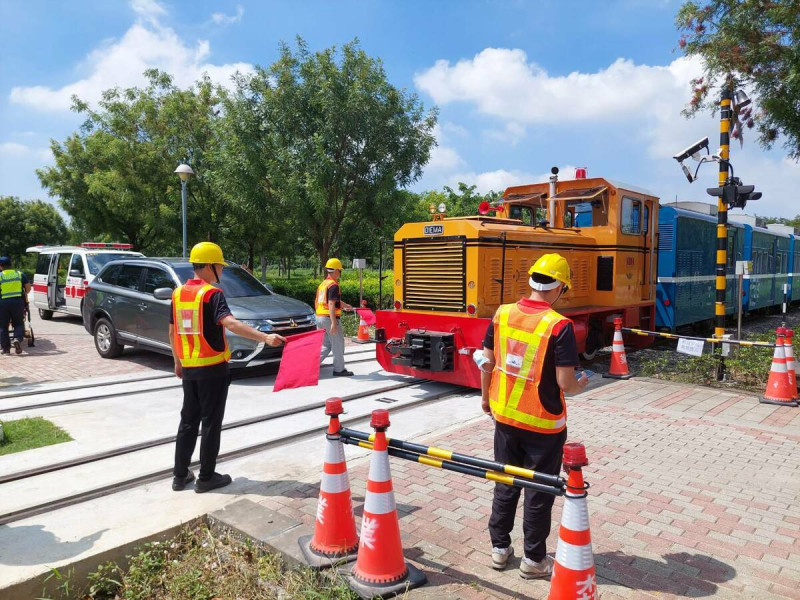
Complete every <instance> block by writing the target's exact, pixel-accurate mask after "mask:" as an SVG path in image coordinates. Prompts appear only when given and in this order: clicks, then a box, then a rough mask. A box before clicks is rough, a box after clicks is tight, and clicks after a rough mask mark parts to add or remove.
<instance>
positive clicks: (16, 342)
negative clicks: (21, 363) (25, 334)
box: [14, 340, 22, 354]
mask: <svg viewBox="0 0 800 600" xmlns="http://www.w3.org/2000/svg"><path fill="white" fill-rule="evenodd" d="M14 352H16V353H17V354H22V344H20V343H19V340H14Z"/></svg>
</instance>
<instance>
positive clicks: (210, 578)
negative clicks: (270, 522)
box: [42, 525, 357, 600]
mask: <svg viewBox="0 0 800 600" xmlns="http://www.w3.org/2000/svg"><path fill="white" fill-rule="evenodd" d="M127 563H128V565H129V566H128V568H127V569H124V568H122V567H120V566H119V565H117V564H115V563H112V562H108V563H104V564H102V565H100V566H99V568H98V569H97V570H96V571H95V572H93V573H91V574H90V575H89V576H88V581H87V584H86V586H85V589H83V590H76V589H74V588H70V586H66V589H67V591H66V593H65V590H64V588H65V586H64V585H63V582H62V585H61V586H60V587H59V589H57V590H56V592H55V593H54V594H52V595H50V596H46V595H44V594H43V595H42V596H43V598H46V599H47V600H67V599H70V600H73V599H74V600H112V599H113V600H116V599H119V600H177V599H180V600H212V599H215V600H217V599H218V600H229V599H230V600H238V599H245V598H246V599H247V600H262V599H263V600H266V599H267V598H269V599H276V598H280V599H282V600H290V599H291V600H295V599H296V600H301V599H302V600H311V599H323V598H324V599H330V600H355V599H356V598H357V596H356V595H355V594H354V593H353V592H352V591H350V589H349V588H348V587H347V584H346V583H345V582H344V580H343V579H341V577H340V576H338V575H337V574H336V573H335V572H331V571H327V572H325V571H323V572H316V571H312V570H311V569H296V570H289V569H287V568H286V567H285V565H284V564H283V562H282V560H281V557H280V556H277V555H274V554H263V553H261V552H260V551H259V550H258V549H257V548H255V547H254V546H253V545H252V544H250V543H248V542H246V541H242V540H240V539H238V538H236V537H234V536H230V535H227V534H219V535H216V534H212V533H211V531H210V530H209V529H208V528H207V527H206V525H196V526H194V527H186V528H184V529H183V530H182V531H181V533H180V534H178V536H176V537H175V538H173V539H172V540H169V541H166V542H160V543H158V542H153V543H149V544H145V545H144V546H142V547H141V548H140V549H138V550H137V554H135V555H133V556H128V557H127Z"/></svg>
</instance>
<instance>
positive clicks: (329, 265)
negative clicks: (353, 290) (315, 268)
mask: <svg viewBox="0 0 800 600" xmlns="http://www.w3.org/2000/svg"><path fill="white" fill-rule="evenodd" d="M325 268H326V269H339V270H340V271H341V270H342V269H344V267H343V266H342V261H340V260H339V259H338V258H329V259H328V262H326V263H325Z"/></svg>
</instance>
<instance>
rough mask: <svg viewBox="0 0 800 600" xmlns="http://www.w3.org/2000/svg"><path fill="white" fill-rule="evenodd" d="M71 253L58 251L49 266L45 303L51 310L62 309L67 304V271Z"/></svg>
mask: <svg viewBox="0 0 800 600" xmlns="http://www.w3.org/2000/svg"><path fill="white" fill-rule="evenodd" d="M71 258H72V253H71V252H67V253H58V254H56V255H55V258H54V259H53V263H52V265H51V266H50V280H49V281H48V284H47V303H48V304H49V305H50V309H51V310H60V311H63V310H64V308H65V307H66V305H67V296H66V290H67V272H68V271H69V261H70V259H71Z"/></svg>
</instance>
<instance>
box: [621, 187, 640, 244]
mask: <svg viewBox="0 0 800 600" xmlns="http://www.w3.org/2000/svg"><path fill="white" fill-rule="evenodd" d="M641 215H642V203H641V201H639V200H634V199H633V198H628V197H627V196H625V197H623V198H622V212H621V217H620V228H621V230H622V233H625V234H628V235H639V234H641V233H642V216H641Z"/></svg>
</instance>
